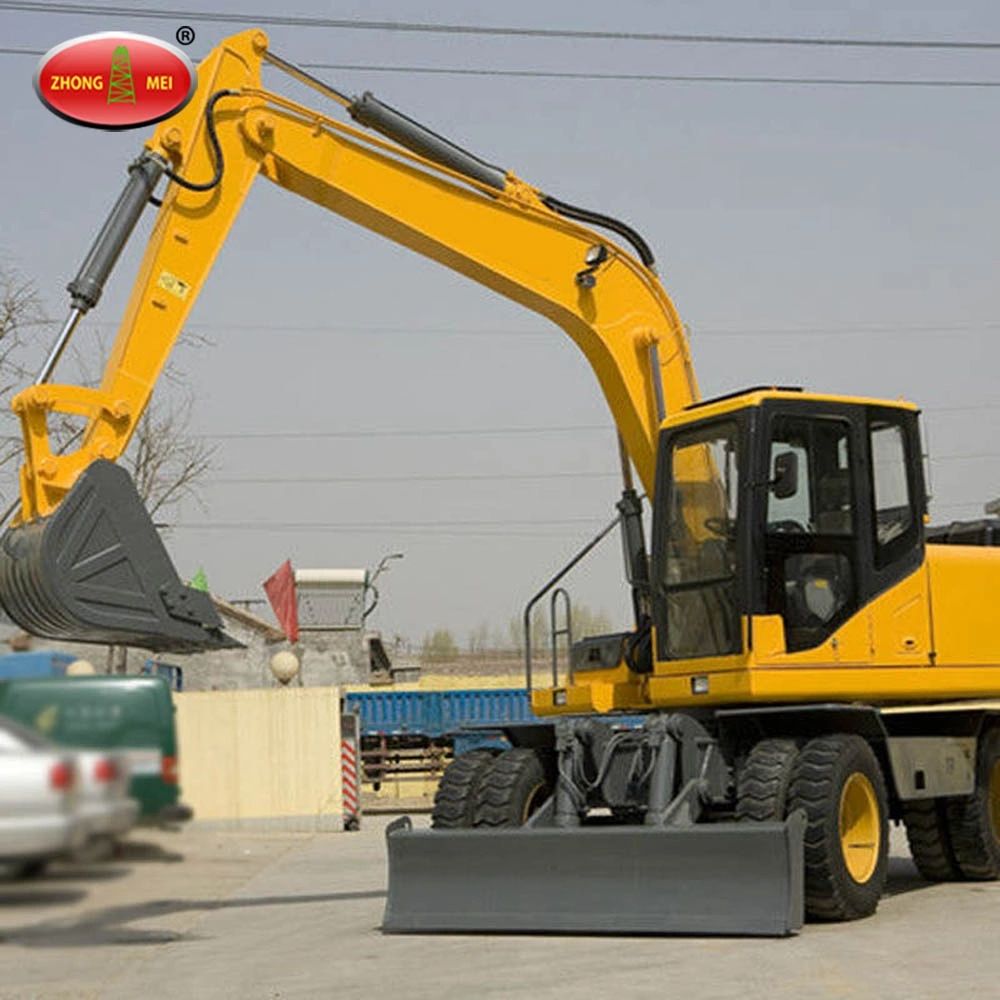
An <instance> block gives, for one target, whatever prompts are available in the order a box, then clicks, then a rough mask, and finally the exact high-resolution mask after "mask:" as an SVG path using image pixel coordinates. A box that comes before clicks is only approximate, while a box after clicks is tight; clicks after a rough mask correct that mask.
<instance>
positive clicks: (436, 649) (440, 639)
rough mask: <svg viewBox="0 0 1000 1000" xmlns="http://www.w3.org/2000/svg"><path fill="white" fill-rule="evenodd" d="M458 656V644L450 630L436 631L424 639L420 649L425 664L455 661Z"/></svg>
mask: <svg viewBox="0 0 1000 1000" xmlns="http://www.w3.org/2000/svg"><path fill="white" fill-rule="evenodd" d="M457 656H458V644H457V643H456V642H455V637H454V636H453V635H452V634H451V632H449V631H448V629H446V628H439V629H435V630H434V631H433V632H431V633H430V635H428V636H425V637H424V642H423V645H422V646H421V649H420V659H421V660H422V661H423V662H424V663H443V662H444V661H446V660H454V659H455V658H456V657H457Z"/></svg>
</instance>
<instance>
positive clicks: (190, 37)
mask: <svg viewBox="0 0 1000 1000" xmlns="http://www.w3.org/2000/svg"><path fill="white" fill-rule="evenodd" d="M174 37H175V38H176V39H177V41H178V42H180V43H181V45H190V44H191V43H192V42H193V41H194V28H192V27H191V26H190V25H187V24H182V25H181V26H180V27H179V28H178V29H177V34H176V35H175V36H174Z"/></svg>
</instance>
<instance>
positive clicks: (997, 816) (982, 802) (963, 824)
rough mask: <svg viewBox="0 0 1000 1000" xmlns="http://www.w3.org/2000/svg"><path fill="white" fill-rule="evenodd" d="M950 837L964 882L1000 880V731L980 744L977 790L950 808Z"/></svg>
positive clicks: (953, 801)
mask: <svg viewBox="0 0 1000 1000" xmlns="http://www.w3.org/2000/svg"><path fill="white" fill-rule="evenodd" d="M946 810H947V811H946V816H947V821H948V834H949V837H950V840H951V847H952V850H953V851H954V854H955V861H956V863H957V865H958V868H959V870H960V871H961V873H962V876H963V877H964V878H967V879H970V880H975V881H989V880H992V879H996V878H1000V729H998V728H994V729H988V730H986V732H985V733H984V734H983V736H982V738H981V739H980V741H979V754H978V758H977V760H976V790H975V791H974V792H973V793H972V795H970V796H969V797H968V798H964V799H950V800H949V801H948V803H947V805H946Z"/></svg>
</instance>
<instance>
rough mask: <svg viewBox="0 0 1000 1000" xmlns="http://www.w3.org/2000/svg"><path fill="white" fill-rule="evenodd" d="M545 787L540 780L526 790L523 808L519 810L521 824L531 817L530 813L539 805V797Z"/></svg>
mask: <svg viewBox="0 0 1000 1000" xmlns="http://www.w3.org/2000/svg"><path fill="white" fill-rule="evenodd" d="M544 789H545V782H544V781H540V782H538V784H537V785H535V787H534V788H532V789H531V791H530V792H528V797H527V798H526V799H525V800H524V808H523V809H522V810H521V826H524V824H525V823H527V822H528V820H529V819H530V818H531V814H532V813H533V812H534V811H535V810H536V809H537V808H538V807H539V805H541V803H540V802H539V799H540V798H541V794H542V792H543V791H544Z"/></svg>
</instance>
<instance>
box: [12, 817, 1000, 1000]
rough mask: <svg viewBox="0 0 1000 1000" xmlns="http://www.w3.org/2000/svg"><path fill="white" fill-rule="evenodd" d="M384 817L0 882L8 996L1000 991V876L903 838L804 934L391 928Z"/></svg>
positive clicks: (171, 840)
mask: <svg viewBox="0 0 1000 1000" xmlns="http://www.w3.org/2000/svg"><path fill="white" fill-rule="evenodd" d="M384 823H385V821H384V820H383V819H381V818H377V819H376V818H370V819H369V820H367V821H366V829H365V830H364V831H362V832H361V833H357V834H325V835H319V836H315V837H307V836H294V835H274V834H269V835H266V836H265V835H261V836H250V835H246V834H242V835H241V834H231V833H214V832H211V831H207V830H204V829H199V828H197V827H193V828H191V829H188V830H185V831H183V832H181V833H159V832H158V833H143V832H140V833H137V834H135V835H133V842H132V844H131V845H130V846H129V848H128V850H127V852H126V854H125V856H124V857H122V858H120V859H118V860H116V861H112V862H109V863H105V864H104V865H94V866H87V867H82V866H76V867H73V866H68V865H67V866H62V867H58V868H55V869H53V870H52V872H51V873H50V874H49V875H47V876H45V877H43V878H42V879H40V880H39V881H37V882H34V883H26V882H18V883H11V882H8V883H0V997H114V998H117V997H129V998H131V997H147V998H149V997H167V996H170V997H198V998H202V997H205V998H215V997H227V998H228V997H240V998H244V997H247V998H257V997H282V998H284V997H332V996H336V997H345V998H355V997H358V998H361V997H364V998H367V1000H382V998H388V997H390V996H398V997H400V998H403V1000H418V998H424V997H427V998H431V997H433V998H435V1000H449V998H453V997H455V998H459V997H461V998H463V1000H464V998H503V997H514V996H526V997H531V998H533V1000H534V998H538V1000H547V998H554V997H560V998H561V997H572V998H583V997H601V998H616V1000H618V998H631V997H657V998H663V997H682V998H684V1000H694V998H734V1000H735V998H740V1000H755V998H768V1000H771V998H790V1000H791V998H794V1000H812V998H824V1000H826V998H831V1000H834V998H835V1000H845V998H872V1000H874V998H879V1000H886V998H906V1000H922V998H927V1000H931V998H933V1000H940V998H948V997H964V996H979V997H995V996H998V995H1000V949H998V948H997V945H996V940H997V931H998V927H1000V884H997V885H994V884H990V885H976V884H971V885H942V886H927V885H926V883H924V882H922V881H921V880H920V879H919V878H918V877H917V875H916V873H915V871H914V869H913V866H912V864H911V863H910V861H909V859H908V858H907V857H906V855H905V848H904V847H903V845H902V844H900V843H898V842H896V843H895V844H894V847H895V851H894V853H895V855H896V857H894V859H893V861H892V869H891V884H890V896H889V898H887V899H885V900H884V901H883V903H882V905H881V907H880V909H879V913H878V915H877V916H876V917H874V918H873V919H871V920H866V921H862V922H860V923H857V924H852V925H839V926H814V925H811V926H807V927H806V929H805V930H804V931H803V933H801V934H800V935H799V936H798V937H796V938H792V939H785V940H773V941H768V940H763V941H762V940H750V939H730V940H725V939H723V940H718V939H698V938H686V939H666V940H665V939H655V938H627V939H621V938H619V939H615V938H558V937H535V938H529V937H515V936H507V937H488V936H465V937H424V936H419V937H412V936H405V937H384V936H382V935H381V934H380V933H379V931H378V930H377V927H378V923H379V920H380V917H381V913H382V905H383V901H384V887H385V868H384V856H383V846H382V845H383V840H382V828H383V827H384Z"/></svg>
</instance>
